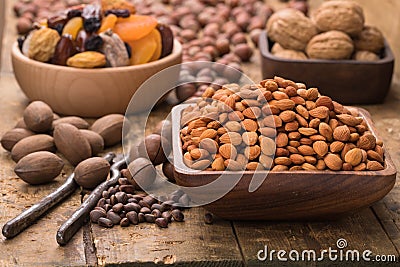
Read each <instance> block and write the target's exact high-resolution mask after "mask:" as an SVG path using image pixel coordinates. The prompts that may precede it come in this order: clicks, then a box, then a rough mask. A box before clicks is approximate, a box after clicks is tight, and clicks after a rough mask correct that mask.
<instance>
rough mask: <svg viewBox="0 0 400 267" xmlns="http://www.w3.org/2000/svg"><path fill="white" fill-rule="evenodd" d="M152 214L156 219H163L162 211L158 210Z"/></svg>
mask: <svg viewBox="0 0 400 267" xmlns="http://www.w3.org/2000/svg"><path fill="white" fill-rule="evenodd" d="M151 214H152V215H154V217H156V218H159V217H161V211H160V210H157V209H155V210H153V211H152V212H151Z"/></svg>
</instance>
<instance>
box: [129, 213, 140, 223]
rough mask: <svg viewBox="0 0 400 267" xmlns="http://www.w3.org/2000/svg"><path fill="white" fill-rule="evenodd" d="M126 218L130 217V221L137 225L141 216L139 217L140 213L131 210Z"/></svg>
mask: <svg viewBox="0 0 400 267" xmlns="http://www.w3.org/2000/svg"><path fill="white" fill-rule="evenodd" d="M126 218H128V219H129V221H130V222H131V223H132V224H134V225H136V224H138V223H139V218H138V214H137V212H136V211H130V212H128V213H127V214H126Z"/></svg>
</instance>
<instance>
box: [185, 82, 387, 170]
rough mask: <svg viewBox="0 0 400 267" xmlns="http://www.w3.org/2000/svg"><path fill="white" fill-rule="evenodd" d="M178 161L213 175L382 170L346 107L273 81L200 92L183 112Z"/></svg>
mask: <svg viewBox="0 0 400 267" xmlns="http://www.w3.org/2000/svg"><path fill="white" fill-rule="evenodd" d="M181 126H182V128H181V131H180V137H181V140H182V149H183V161H184V163H185V164H186V165H187V166H188V167H191V168H193V169H200V170H213V171H223V170H231V171H239V170H264V169H270V170H272V171H287V170H289V171H297V170H314V171H315V170H321V171H322V170H332V171H340V170H344V171H352V170H353V171H363V170H370V171H378V170H383V169H384V148H383V143H382V141H380V140H377V139H376V138H375V136H374V135H373V134H372V133H371V131H370V130H369V128H368V125H367V123H366V121H365V120H364V119H363V117H360V116H359V114H356V111H354V110H353V109H348V108H346V107H344V106H343V105H341V104H339V103H337V102H335V101H333V100H332V99H331V98H330V97H328V96H322V95H320V94H319V92H318V89H317V88H308V89H307V87H306V85H305V84H303V83H296V82H293V81H291V80H286V79H283V78H280V77H274V78H273V79H266V80H263V81H261V82H260V83H259V84H253V85H245V86H242V87H240V86H239V85H237V84H227V85H224V86H222V88H221V89H218V90H215V89H214V88H212V87H208V88H207V89H206V91H205V92H204V94H203V97H202V98H201V99H200V100H199V101H198V102H197V104H196V105H191V106H189V107H188V108H186V109H185V110H184V112H183V113H182V118H181Z"/></svg>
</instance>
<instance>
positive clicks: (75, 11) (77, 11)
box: [67, 9, 82, 19]
mask: <svg viewBox="0 0 400 267" xmlns="http://www.w3.org/2000/svg"><path fill="white" fill-rule="evenodd" d="M80 16H82V10H80V9H71V10H69V11H68V13H67V18H68V19H72V18H75V17H80Z"/></svg>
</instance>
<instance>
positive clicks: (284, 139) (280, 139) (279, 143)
mask: <svg viewBox="0 0 400 267" xmlns="http://www.w3.org/2000/svg"><path fill="white" fill-rule="evenodd" d="M275 142H276V147H285V146H287V144H288V142H289V138H288V136H287V134H285V133H279V134H278V135H277V137H276V139H275Z"/></svg>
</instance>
